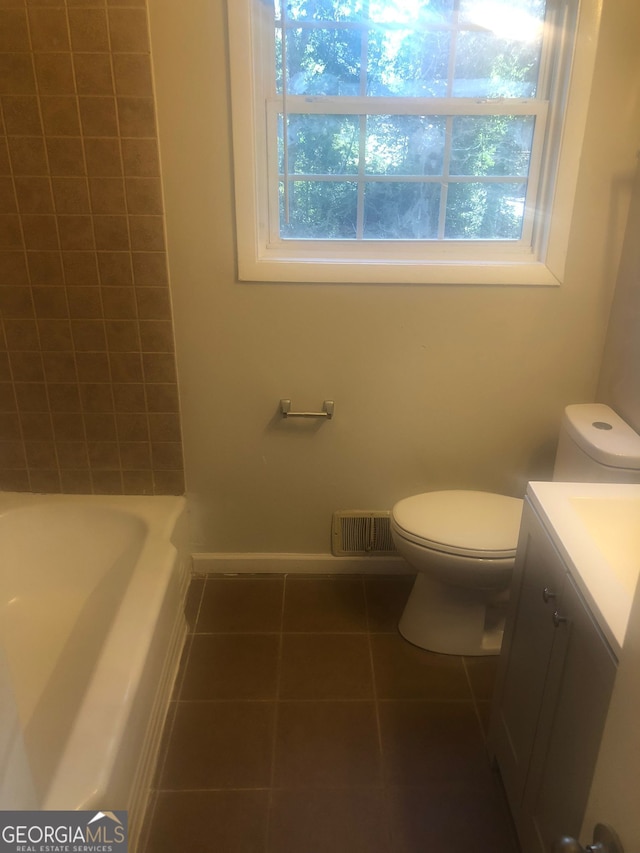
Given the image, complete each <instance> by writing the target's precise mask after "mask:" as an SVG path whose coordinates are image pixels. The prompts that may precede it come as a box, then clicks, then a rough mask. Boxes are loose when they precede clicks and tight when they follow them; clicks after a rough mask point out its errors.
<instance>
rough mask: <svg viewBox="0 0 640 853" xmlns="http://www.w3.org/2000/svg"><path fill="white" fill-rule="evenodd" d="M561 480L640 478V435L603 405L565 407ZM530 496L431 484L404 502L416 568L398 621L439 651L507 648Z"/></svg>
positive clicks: (400, 512) (400, 541)
mask: <svg viewBox="0 0 640 853" xmlns="http://www.w3.org/2000/svg"><path fill="white" fill-rule="evenodd" d="M553 479H554V480H557V481H569V482H571V481H572V482H583V483H640V435H638V433H636V432H635V431H634V430H633V429H632V428H631V427H630V426H629V424H627V423H626V422H625V421H624V420H623V419H622V418H621V417H620V416H619V415H617V414H616V413H615V412H614V411H613V410H612V409H610V408H609V406H607V405H605V404H603V403H579V404H573V405H570V406H567V407H566V408H565V410H564V414H563V416H562V422H561V425H560V433H559V441H558V449H557V452H556V459H555V464H554V468H553ZM522 506H523V502H522V501H521V500H519V499H518V498H510V497H506V496H505V495H495V494H492V493H491V492H470V491H463V490H455V491H441V492H426V493H425V494H421V495H414V496H412V497H410V498H405V499H404V500H401V501H399V502H398V503H397V504H396V505H395V506H394V507H393V510H392V511H391V535H392V537H393V541H394V544H395V546H396V548H397V550H398V551H399V552H400V554H401V555H402V556H403V557H404V558H405V559H406V560H407V561H408V562H409V564H410V565H411V566H412V567H413V568H414V569H415V570H416V572H417V576H416V580H415V583H414V585H413V589H412V590H411V595H410V596H409V600H408V601H407V604H406V606H405V609H404V613H403V614H402V617H401V619H400V623H399V625H398V627H399V629H400V633H401V634H402V635H403V636H404V637H405V638H406V639H407V640H409V641H410V642H411V643H414V644H415V645H416V646H421V647H422V648H423V649H429V650H431V651H434V652H443V653H445V654H457V655H491V654H497V653H498V652H499V651H500V645H501V643H502V626H503V625H504V616H505V613H506V602H507V598H508V587H509V584H510V580H511V573H512V569H513V565H514V561H515V553H516V546H517V542H518V534H519V527H520V515H521V512H522Z"/></svg>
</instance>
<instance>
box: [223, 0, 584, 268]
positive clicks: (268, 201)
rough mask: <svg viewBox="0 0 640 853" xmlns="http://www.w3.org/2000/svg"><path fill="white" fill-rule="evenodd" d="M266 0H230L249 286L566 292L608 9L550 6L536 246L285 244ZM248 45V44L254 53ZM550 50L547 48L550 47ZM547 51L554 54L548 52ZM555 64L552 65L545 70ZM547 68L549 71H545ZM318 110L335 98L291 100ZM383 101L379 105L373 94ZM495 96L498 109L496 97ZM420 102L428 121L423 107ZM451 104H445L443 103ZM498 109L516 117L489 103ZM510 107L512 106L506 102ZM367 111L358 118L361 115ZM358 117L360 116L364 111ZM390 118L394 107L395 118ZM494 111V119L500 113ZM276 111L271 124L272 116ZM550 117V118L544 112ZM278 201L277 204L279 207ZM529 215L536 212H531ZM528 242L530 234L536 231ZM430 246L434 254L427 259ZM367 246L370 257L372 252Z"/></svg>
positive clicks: (242, 255)
mask: <svg viewBox="0 0 640 853" xmlns="http://www.w3.org/2000/svg"><path fill="white" fill-rule="evenodd" d="M268 4H269V0H228V3H227V15H228V26H229V46H230V71H231V98H232V128H233V153H234V176H235V198H236V236H237V249H238V276H239V278H240V280H242V281H265V282H277V281H282V282H301V283H302V282H327V283H329V282H331V283H339V282H344V283H381V284H392V283H407V284H419V283H424V284H429V283H439V284H481V285H482V284H485V285H486V284H515V285H558V284H560V283H561V281H562V279H563V276H564V267H565V261H566V253H567V246H568V239H569V229H570V223H571V212H572V208H573V199H574V195H575V190H576V185H577V177H578V167H579V152H580V149H581V144H582V137H583V135H584V127H585V124H586V116H587V109H588V98H589V92H590V89H591V81H592V77H593V66H594V63H595V52H596V46H597V32H598V28H599V20H600V9H599V8H598V6H599V4H598V2H597V0H550V10H549V15H548V20H549V21H550V23H549V26H552V27H553V32H554V34H555V44H554V52H555V53H556V56H557V60H556V62H555V63H554V70H553V75H552V77H551V79H550V80H548V81H545V82H544V85H545V86H546V87H547V89H548V90H549V91H550V93H551V98H550V100H551V108H550V110H549V114H548V117H547V118H546V122H547V127H546V143H545V150H544V151H542V150H541V149H540V148H538V149H536V150H535V151H532V159H531V169H532V170H535V171H537V172H538V173H539V174H538V176H537V177H536V176H535V175H534V177H535V178H536V182H537V184H538V193H537V202H536V206H537V209H538V213H537V215H536V216H535V217H534V221H533V222H532V224H531V240H530V241H529V242H527V241H498V240H496V241H471V240H464V241H456V242H453V241H435V240H434V241H425V242H423V241H403V240H397V241H373V240H366V241H353V240H344V241H337V240H336V241H334V240H332V241H324V240H308V241H307V240H304V241H303V240H289V239H285V240H283V239H280V238H279V236H278V235H274V234H273V233H272V232H270V222H273V215H274V204H273V195H274V194H273V193H270V191H269V183H270V181H271V182H273V181H274V179H275V178H274V176H277V169H278V166H277V162H276V163H275V164H274V162H273V160H274V157H273V155H272V156H271V157H270V156H269V146H268V144H267V135H268V133H269V132H272V131H273V128H274V122H275V121H277V117H276V113H277V107H278V104H280V105H281V103H282V98H281V97H280V96H274V94H273V92H272V93H267V92H265V91H262V87H261V86H260V84H259V82H258V81H264V80H265V79H268V78H267V77H266V76H265V75H270V74H271V69H272V68H273V61H274V54H275V49H274V47H273V44H272V42H273V39H271V38H270V37H269V38H266V37H264V38H263V37H262V34H266V33H268V34H271V33H272V32H273V29H272V28H273V17H272V12H271V10H270V9H269V5H268ZM247 40H249V44H250V48H249V51H247ZM545 43H546V44H547V45H548V43H549V41H548V40H545ZM547 49H548V48H547ZM546 65H547V67H548V65H549V63H547V64H546ZM543 67H544V66H543ZM300 100H303V101H305V102H306V107H305V111H307V112H312V111H314V102H316V101H319V100H322V102H323V104H322V106H323V108H324V109H323V110H322V111H323V112H324V111H326V106H327V105H328V104H329V103H330V102H331V101H332V99H331V96H321V97H320V96H317V97H314V98H302V99H299V98H297V97H295V96H291V95H289V96H288V99H287V104H288V111H289V112H290V113H294V112H296V109H295V108H296V106H299V101H300ZM371 100H374V99H371ZM492 100H493V103H492V102H491V101H492ZM363 101H364V98H358V97H353V98H348V99H346V98H340V99H339V102H338V101H336V102H335V103H334V104H333V106H334V108H335V111H336V112H338V113H340V112H343V113H344V112H346V111H347V109H348V108H349V109H351V108H354V107H356V106H359V104H361V103H362V102H363ZM375 101H378V102H379V103H377V104H376V105H375V108H374V109H372V106H373V104H368V107H367V113H368V114H371V113H372V112H374V111H375V112H380V113H381V114H389V110H388V109H387V107H389V106H392V105H393V104H396V103H397V102H398V99H397V98H393V99H388V100H387V99H384V103H383V99H375ZM411 101H412V102H413V103H414V105H415V109H416V112H418V113H419V114H424V110H423V109H421V107H423V106H424V104H425V102H426V99H425V100H420V101H417V100H416V101H414V100H413V99H411ZM445 101H446V103H445ZM479 102H481V99H456V104H457V105H456V107H455V110H456V111H457V112H460V113H461V114H463V113H464V114H470V113H469V112H468V110H469V109H471V110H472V111H477V112H479V113H480V114H486V107H485V106H481V105H480V103H479ZM518 102H519V105H520V108H521V109H522V110H524V111H526V110H530V111H531V110H533V109H535V110H536V111H537V112H538V114H541V107H540V105H541V104H543V102H542V101H541V100H536V101H535V105H534V106H532V104H533V102H534V99H518ZM488 103H489V107H490V109H491V110H492V111H498V112H499V111H500V109H504V111H505V112H508V113H512V112H513V110H512V109H508V110H507V109H505V108H504V107H500V105H499V104H498V103H497V101H496V100H494V99H488ZM509 103H510V104H513V102H512V100H511V99H509ZM428 105H429V107H428V112H427V114H429V115H431V114H433V110H434V109H439V110H445V111H446V115H451V114H452V108H451V101H449V100H448V99H428ZM358 112H359V111H358V110H355V113H356V114H358ZM360 112H361V111H360ZM391 114H393V111H391ZM492 114H495V112H493V113H492ZM269 116H271V118H269ZM543 118H545V116H544V115H543ZM270 205H271V209H270ZM528 213H529V214H530V211H529V212H528ZM527 236H528V235H527ZM425 247H428V257H425V254H426V252H425ZM363 249H364V250H366V251H363Z"/></svg>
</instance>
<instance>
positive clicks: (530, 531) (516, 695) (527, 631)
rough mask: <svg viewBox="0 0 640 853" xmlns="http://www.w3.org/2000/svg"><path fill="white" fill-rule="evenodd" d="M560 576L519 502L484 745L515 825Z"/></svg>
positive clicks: (548, 546)
mask: <svg viewBox="0 0 640 853" xmlns="http://www.w3.org/2000/svg"><path fill="white" fill-rule="evenodd" d="M565 575H566V573H565V569H564V565H563V564H562V562H561V560H560V557H559V555H558V553H557V551H556V550H555V548H554V546H553V545H552V543H551V541H550V540H549V538H548V537H547V534H546V532H545V531H544V529H543V528H542V527H541V525H540V523H539V521H538V519H537V516H536V515H535V513H534V511H533V509H532V508H531V506H530V505H529V504H528V502H525V508H524V513H523V519H522V527H521V534H520V541H519V543H518V553H517V557H516V565H515V567H514V578H513V584H512V588H511V600H510V603H509V612H508V616H507V624H506V626H505V636H504V641H503V648H502V651H501V654H500V662H499V668H498V678H497V684H496V694H495V702H494V707H493V712H492V721H491V731H490V748H491V749H492V752H493V753H494V756H495V758H496V760H497V762H498V766H499V767H500V773H501V775H502V780H503V783H504V787H505V791H506V793H507V799H508V801H509V806H510V808H511V812H512V815H513V818H514V821H515V823H516V826H518V827H519V823H520V811H521V805H522V797H523V793H524V788H525V782H526V779H527V773H528V769H529V761H530V757H531V752H532V749H533V743H534V739H535V737H536V731H537V728H538V720H539V716H540V709H541V706H542V696H543V692H544V689H545V681H546V678H547V669H548V666H549V660H550V657H551V648H552V645H553V641H554V638H555V630H554V627H553V622H552V619H551V616H552V614H553V612H554V610H555V609H556V607H557V602H558V600H559V597H560V595H561V592H562V587H563V584H564V581H565Z"/></svg>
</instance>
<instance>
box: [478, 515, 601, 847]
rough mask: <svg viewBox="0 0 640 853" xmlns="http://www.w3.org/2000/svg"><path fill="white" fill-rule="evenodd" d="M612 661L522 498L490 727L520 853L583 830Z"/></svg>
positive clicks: (564, 569)
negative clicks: (517, 538) (516, 549)
mask: <svg viewBox="0 0 640 853" xmlns="http://www.w3.org/2000/svg"><path fill="white" fill-rule="evenodd" d="M616 665H617V664H616V658H615V656H614V654H613V652H612V651H611V648H610V646H609V644H608V643H607V641H606V639H605V638H604V636H603V634H602V632H601V631H600V629H599V627H598V625H597V624H596V622H595V621H594V619H593V617H592V615H591V613H590V612H589V609H588V608H587V606H586V604H585V602H584V600H583V598H582V596H581V594H580V591H579V590H578V588H577V586H576V584H575V583H574V580H573V578H572V577H571V574H570V572H569V571H568V570H567V568H566V566H565V565H564V563H563V561H562V558H561V557H560V555H559V553H558V551H557V550H556V548H555V546H554V545H553V543H552V542H551V540H550V538H549V536H548V534H547V532H546V530H545V528H544V526H543V524H542V522H541V521H540V519H539V518H538V516H537V514H536V512H535V510H534V508H533V507H532V505H531V504H530V503H529V501H528V500H527V501H525V508H524V513H523V520H522V527H521V532H520V540H519V543H518V553H517V557H516V564H515V567H514V577H513V583H512V587H511V597H510V602H509V612H508V616H507V624H506V627H505V635H504V640H503V646H502V651H501V655H500V661H499V668H498V678H497V683H496V693H495V697H494V706H493V711H492V720H491V728H490V748H491V751H492V753H493V756H494V758H495V760H496V762H497V764H498V767H499V769H500V772H501V775H502V779H503V782H504V786H505V790H506V793H507V799H508V801H509V805H510V808H511V811H512V814H513V818H514V821H515V824H516V828H517V830H518V835H519V837H520V842H521V845H522V851H523V853H549V851H551V850H552V847H553V842H554V841H555V840H556V839H557V838H559V837H561V836H563V835H573V836H575V837H577V836H578V835H579V833H580V828H581V823H582V818H583V816H584V811H585V808H586V804H587V798H588V794H589V788H590V785H591V779H592V776H593V771H594V768H595V763H596V758H597V755H598V748H599V744H600V739H601V736H602V731H603V729H604V723H605V719H606V715H607V709H608V705H609V699H610V696H611V691H612V689H613V682H614V679H615V673H616Z"/></svg>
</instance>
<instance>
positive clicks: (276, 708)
mask: <svg viewBox="0 0 640 853" xmlns="http://www.w3.org/2000/svg"><path fill="white" fill-rule="evenodd" d="M286 596H287V575H286V574H285V575H284V577H283V578H282V601H281V602H280V631H279V634H278V637H279V639H278V658H277V664H276V684H275V701H274V702H273V709H274V710H273V734H272V742H271V774H270V777H269V788H268V789H267V791H268V796H267V820H266V825H265V834H264V850H265V851H267V849H268V846H269V834H270V831H271V815H272V813H273V809H274V805H275V803H274V798H275V773H276V753H277V747H278V722H279V716H280V685H281V681H282V650H283V645H284V609H285V604H286ZM245 633H248V632H245Z"/></svg>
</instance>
